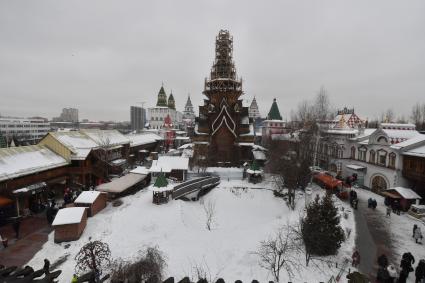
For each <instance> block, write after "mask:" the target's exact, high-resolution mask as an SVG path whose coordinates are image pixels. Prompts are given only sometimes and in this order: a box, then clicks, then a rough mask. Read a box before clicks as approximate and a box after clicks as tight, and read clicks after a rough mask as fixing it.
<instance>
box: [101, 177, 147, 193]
mask: <svg viewBox="0 0 425 283" xmlns="http://www.w3.org/2000/svg"><path fill="white" fill-rule="evenodd" d="M145 178H146V175H142V174H134V173H129V174H127V175H125V176H122V177H120V178H118V179H114V180H112V182H109V183H105V184H102V185H99V186H97V187H96V191H100V192H105V193H122V192H124V191H126V190H127V189H129V188H131V187H132V186H134V185H136V184H137V183H139V182H141V181H143V180H144V179H145Z"/></svg>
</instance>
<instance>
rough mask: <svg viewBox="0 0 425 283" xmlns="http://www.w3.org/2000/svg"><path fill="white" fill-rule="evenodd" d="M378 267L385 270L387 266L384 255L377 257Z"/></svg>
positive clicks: (386, 259)
mask: <svg viewBox="0 0 425 283" xmlns="http://www.w3.org/2000/svg"><path fill="white" fill-rule="evenodd" d="M378 265H379V266H380V267H383V268H387V266H388V258H387V256H386V255H384V254H382V255H380V256H379V257H378Z"/></svg>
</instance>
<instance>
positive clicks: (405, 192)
mask: <svg viewBox="0 0 425 283" xmlns="http://www.w3.org/2000/svg"><path fill="white" fill-rule="evenodd" d="M391 190H394V191H396V192H397V193H399V194H400V195H401V196H402V197H403V198H405V199H421V197H420V196H419V195H418V194H417V193H415V192H414V191H413V190H412V189H408V188H403V187H395V188H390V189H387V191H391Z"/></svg>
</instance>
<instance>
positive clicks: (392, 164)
mask: <svg viewBox="0 0 425 283" xmlns="http://www.w3.org/2000/svg"><path fill="white" fill-rule="evenodd" d="M389 157H390V159H389V161H388V167H390V168H393V169H394V168H395V158H396V155H395V153H394V152H391V153H390V154H389Z"/></svg>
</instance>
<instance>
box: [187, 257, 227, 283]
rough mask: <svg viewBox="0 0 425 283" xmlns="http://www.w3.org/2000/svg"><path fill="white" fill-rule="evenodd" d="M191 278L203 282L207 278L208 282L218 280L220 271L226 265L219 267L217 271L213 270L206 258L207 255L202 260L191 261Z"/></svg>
mask: <svg viewBox="0 0 425 283" xmlns="http://www.w3.org/2000/svg"><path fill="white" fill-rule="evenodd" d="M190 265H191V266H192V270H191V275H190V277H191V279H192V281H193V282H200V281H201V282H202V281H204V280H206V281H207V282H216V281H217V279H218V278H219V276H220V273H221V272H222V271H223V269H224V267H225V266H224V265H223V266H221V267H219V268H218V269H217V272H213V271H211V268H210V266H209V265H208V262H207V261H206V260H205V256H204V257H203V259H202V262H193V263H192V262H191V264H190Z"/></svg>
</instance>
